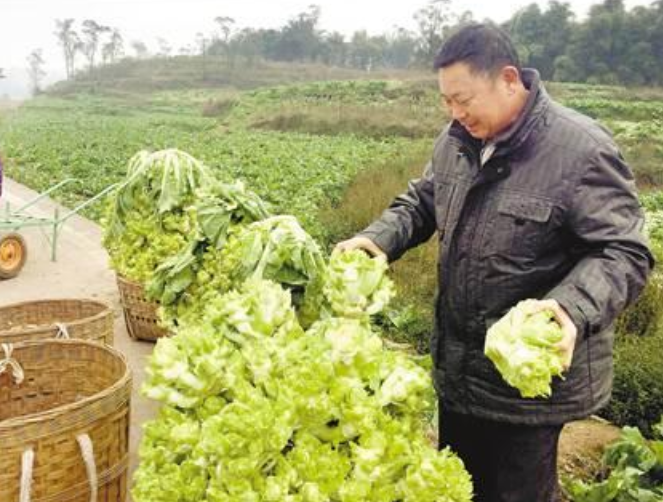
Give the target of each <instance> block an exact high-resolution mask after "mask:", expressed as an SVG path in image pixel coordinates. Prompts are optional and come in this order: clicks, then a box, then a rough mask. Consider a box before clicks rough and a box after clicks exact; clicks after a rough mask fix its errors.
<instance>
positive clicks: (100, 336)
mask: <svg viewBox="0 0 663 502" xmlns="http://www.w3.org/2000/svg"><path fill="white" fill-rule="evenodd" d="M113 328H114V325H113V310H112V309H111V308H110V306H109V305H107V304H105V303H103V302H99V301H95V300H73V299H62V300H60V299H58V300H38V301H32V302H23V303H15V304H12V305H7V306H5V307H0V343H18V342H28V341H35V340H44V339H48V338H80V339H83V340H93V341H96V342H102V343H107V344H108V345H113Z"/></svg>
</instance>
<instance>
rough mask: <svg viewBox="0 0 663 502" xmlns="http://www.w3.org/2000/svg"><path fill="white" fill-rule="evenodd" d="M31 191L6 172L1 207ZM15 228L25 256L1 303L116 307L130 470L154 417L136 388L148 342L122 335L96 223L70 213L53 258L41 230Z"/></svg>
mask: <svg viewBox="0 0 663 502" xmlns="http://www.w3.org/2000/svg"><path fill="white" fill-rule="evenodd" d="M35 196H37V194H36V193H35V192H33V191H32V190H29V189H27V188H25V187H24V186H22V185H19V184H18V183H15V182H13V181H11V180H9V179H7V178H5V180H4V187H3V196H2V198H0V206H1V207H2V209H3V210H4V207H5V204H6V203H7V202H9V203H10V204H11V205H12V206H14V207H17V206H18V205H19V204H21V203H24V202H27V201H29V200H31V199H33V198H34V197H35ZM54 208H55V205H54V204H53V203H52V202H51V201H44V202H43V203H40V204H39V205H38V206H37V207H35V208H34V210H30V214H33V215H35V216H50V217H52V215H53V210H54ZM61 211H65V210H64V209H63V208H61ZM61 214H63V213H62V212H61ZM20 233H21V235H22V236H23V237H24V238H25V239H26V241H27V247H28V260H27V262H26V264H25V267H24V268H23V270H22V271H21V273H20V274H19V275H18V277H15V278H13V279H10V280H7V281H0V306H3V305H7V304H10V303H16V302H24V301H31V300H37V299H51V298H91V299H98V300H102V301H105V302H107V303H109V304H110V305H111V306H112V307H113V309H114V310H115V348H116V349H118V350H120V351H121V352H122V353H124V355H125V356H126V357H127V359H128V361H129V365H130V367H131V370H132V372H133V395H132V405H131V432H130V452H131V459H130V472H133V469H134V468H135V467H136V465H137V453H136V452H137V451H138V449H137V445H138V443H139V440H140V436H141V428H140V424H142V423H143V422H145V421H146V420H148V419H149V418H151V417H153V416H154V414H155V412H156V409H157V407H156V406H155V404H154V403H152V402H150V401H147V400H146V399H145V398H143V397H141V396H140V395H139V394H138V389H139V388H140V385H141V383H142V381H143V379H144V368H145V358H146V357H147V356H148V355H149V354H150V353H151V351H152V347H153V344H151V343H146V342H137V341H134V340H132V339H131V338H129V336H128V335H127V331H126V328H125V325H124V320H123V318H122V309H121V307H120V304H119V297H118V292H117V286H116V284H115V275H114V274H113V272H112V271H111V270H110V269H109V267H108V256H107V255H106V252H105V251H104V249H103V248H102V247H101V229H100V228H99V226H98V225H96V224H95V223H93V222H91V221H89V220H86V219H85V218H81V217H77V216H75V217H73V218H72V219H71V220H69V221H68V222H67V223H66V224H65V226H64V227H63V231H62V233H61V236H60V242H59V244H58V249H57V251H58V256H57V261H56V262H52V261H51V259H50V245H49V243H48V241H47V239H46V237H45V236H44V234H43V232H42V230H40V229H35V228H29V229H27V228H26V229H24V230H21V231H20Z"/></svg>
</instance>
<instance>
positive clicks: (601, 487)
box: [564, 417, 663, 502]
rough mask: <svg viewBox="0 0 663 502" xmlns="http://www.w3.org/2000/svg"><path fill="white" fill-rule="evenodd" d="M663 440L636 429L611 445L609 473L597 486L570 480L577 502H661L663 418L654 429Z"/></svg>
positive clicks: (606, 455) (568, 488)
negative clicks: (650, 436) (644, 434)
mask: <svg viewBox="0 0 663 502" xmlns="http://www.w3.org/2000/svg"><path fill="white" fill-rule="evenodd" d="M654 430H655V431H656V433H657V435H658V438H659V439H652V440H648V439H645V438H644V437H643V436H642V434H641V433H640V431H639V430H638V429H636V428H634V427H624V428H623V429H622V434H621V437H620V438H619V439H618V440H617V441H615V442H614V443H613V444H611V445H610V446H608V448H607V449H606V451H605V453H604V455H603V464H604V466H605V468H606V470H607V471H608V472H609V474H608V475H607V476H606V477H605V478H604V479H603V480H600V481H598V482H596V483H586V482H584V481H578V480H571V479H567V480H565V482H564V488H565V489H566V491H567V492H568V494H569V496H570V497H571V500H573V501H574V502H660V501H661V500H663V417H662V418H661V422H659V424H658V425H656V426H655V427H654Z"/></svg>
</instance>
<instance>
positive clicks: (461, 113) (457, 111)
mask: <svg viewBox="0 0 663 502" xmlns="http://www.w3.org/2000/svg"><path fill="white" fill-rule="evenodd" d="M450 108H451V118H452V119H454V120H461V119H462V118H464V117H465V110H463V109H462V108H461V107H460V106H458V105H453V104H452V105H450Z"/></svg>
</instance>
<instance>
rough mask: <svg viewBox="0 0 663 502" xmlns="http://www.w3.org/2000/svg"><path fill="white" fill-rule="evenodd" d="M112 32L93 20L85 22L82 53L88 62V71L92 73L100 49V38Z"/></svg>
mask: <svg viewBox="0 0 663 502" xmlns="http://www.w3.org/2000/svg"><path fill="white" fill-rule="evenodd" d="M109 31H110V28H109V27H108V26H103V25H101V24H99V23H97V22H96V21H94V20H93V19H86V20H85V21H83V35H84V38H83V44H82V51H83V54H85V57H86V58H87V62H88V71H89V72H90V73H92V70H93V68H94V60H95V58H96V55H97V50H98V48H99V36H100V35H102V34H103V33H107V32H109Z"/></svg>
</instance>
